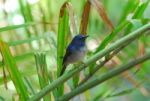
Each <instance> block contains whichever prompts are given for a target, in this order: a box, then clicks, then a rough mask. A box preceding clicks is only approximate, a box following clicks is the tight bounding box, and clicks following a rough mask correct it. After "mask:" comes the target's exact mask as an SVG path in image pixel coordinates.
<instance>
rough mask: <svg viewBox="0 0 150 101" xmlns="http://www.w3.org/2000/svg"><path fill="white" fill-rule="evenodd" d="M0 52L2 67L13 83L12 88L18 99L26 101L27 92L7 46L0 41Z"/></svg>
mask: <svg viewBox="0 0 150 101" xmlns="http://www.w3.org/2000/svg"><path fill="white" fill-rule="evenodd" d="M0 51H1V53H2V57H3V61H4V65H5V66H6V68H7V70H8V72H9V75H10V77H11V79H12V81H13V83H14V86H15V88H16V90H17V92H18V94H19V96H20V99H21V100H23V101H26V100H27V98H28V92H27V89H26V86H25V84H24V82H23V80H22V76H21V74H20V72H19V70H18V67H17V65H16V62H15V60H14V58H13V56H12V54H11V52H10V50H9V47H8V45H7V44H6V43H5V42H2V41H0Z"/></svg>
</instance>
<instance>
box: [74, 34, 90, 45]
mask: <svg viewBox="0 0 150 101" xmlns="http://www.w3.org/2000/svg"><path fill="white" fill-rule="evenodd" d="M87 37H88V36H87V35H83V34H78V35H76V36H75V37H74V38H73V40H72V44H75V45H78V46H84V45H85V40H86V38H87Z"/></svg>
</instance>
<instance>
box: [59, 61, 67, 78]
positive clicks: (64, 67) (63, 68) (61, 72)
mask: <svg viewBox="0 0 150 101" xmlns="http://www.w3.org/2000/svg"><path fill="white" fill-rule="evenodd" d="M66 67H67V65H66V64H63V67H62V69H61V71H60V75H59V76H62V75H63V73H64V72H65V70H66Z"/></svg>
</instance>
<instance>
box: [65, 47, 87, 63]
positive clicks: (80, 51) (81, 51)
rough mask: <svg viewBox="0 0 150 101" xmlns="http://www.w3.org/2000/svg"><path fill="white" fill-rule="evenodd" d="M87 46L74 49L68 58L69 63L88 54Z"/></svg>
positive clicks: (80, 59)
mask: <svg viewBox="0 0 150 101" xmlns="http://www.w3.org/2000/svg"><path fill="white" fill-rule="evenodd" d="M86 51H87V49H86V47H82V48H79V49H78V50H76V51H74V52H73V53H72V54H71V55H70V56H69V57H68V59H67V61H68V62H69V63H74V62H78V61H82V59H83V58H84V56H85V54H86Z"/></svg>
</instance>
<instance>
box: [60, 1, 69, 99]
mask: <svg viewBox="0 0 150 101" xmlns="http://www.w3.org/2000/svg"><path fill="white" fill-rule="evenodd" d="M66 6H67V2H65V3H64V4H63V5H62V7H61V9H60V15H59V25H58V37H57V76H58V77H59V75H60V72H61V69H62V62H63V57H64V53H65V47H66V44H67V36H68V33H69V14H68V11H67V9H66ZM63 89H64V87H63V85H62V86H60V87H59V88H58V95H59V96H61V95H63Z"/></svg>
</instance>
